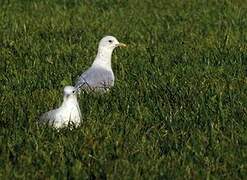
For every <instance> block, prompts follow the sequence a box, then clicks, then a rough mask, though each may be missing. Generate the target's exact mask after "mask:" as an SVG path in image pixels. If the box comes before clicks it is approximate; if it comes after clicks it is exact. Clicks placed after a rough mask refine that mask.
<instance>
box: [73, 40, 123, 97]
mask: <svg viewBox="0 0 247 180" xmlns="http://www.w3.org/2000/svg"><path fill="white" fill-rule="evenodd" d="M116 47H126V45H125V44H123V43H120V42H118V40H117V39H116V38H115V37H113V36H105V37H104V38H102V39H101V40H100V42H99V47H98V53H97V55H96V58H95V60H94V62H93V64H92V66H91V67H90V68H89V69H88V70H86V71H85V72H84V73H83V74H82V75H81V76H80V77H79V78H78V80H77V82H76V85H75V88H78V89H85V90H89V91H91V90H92V91H99V92H105V91H107V90H108V89H110V88H111V87H112V86H113V85H114V74H113V71H112V68H111V55H112V52H113V50H114V49H115V48H116Z"/></svg>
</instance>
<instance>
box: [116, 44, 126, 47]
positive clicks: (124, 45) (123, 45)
mask: <svg viewBox="0 0 247 180" xmlns="http://www.w3.org/2000/svg"><path fill="white" fill-rule="evenodd" d="M117 46H119V47H127V45H126V44H124V43H119V44H118V45H117Z"/></svg>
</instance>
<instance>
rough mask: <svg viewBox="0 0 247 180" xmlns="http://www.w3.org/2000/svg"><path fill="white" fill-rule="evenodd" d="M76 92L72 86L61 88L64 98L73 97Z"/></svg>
mask: <svg viewBox="0 0 247 180" xmlns="http://www.w3.org/2000/svg"><path fill="white" fill-rule="evenodd" d="M75 94H76V89H75V88H74V87H73V86H65V88H64V90H63V95H64V97H65V98H69V97H74V96H75Z"/></svg>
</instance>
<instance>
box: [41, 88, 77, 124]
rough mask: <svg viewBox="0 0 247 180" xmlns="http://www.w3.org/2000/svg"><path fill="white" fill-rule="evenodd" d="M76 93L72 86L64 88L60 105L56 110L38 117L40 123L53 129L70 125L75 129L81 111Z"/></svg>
mask: <svg viewBox="0 0 247 180" xmlns="http://www.w3.org/2000/svg"><path fill="white" fill-rule="evenodd" d="M76 92H77V90H76V89H75V88H74V87H73V86H66V87H65V88H64V92H63V93H64V97H63V103H62V105H61V106H60V107H59V108H58V109H54V110H51V111H49V112H46V113H44V114H43V115H42V116H41V117H40V122H42V123H48V124H49V125H51V126H53V127H55V128H62V127H66V126H68V125H70V124H72V125H74V126H75V127H77V126H78V125H79V124H80V122H81V111H80V107H79V104H78V102H77V97H76Z"/></svg>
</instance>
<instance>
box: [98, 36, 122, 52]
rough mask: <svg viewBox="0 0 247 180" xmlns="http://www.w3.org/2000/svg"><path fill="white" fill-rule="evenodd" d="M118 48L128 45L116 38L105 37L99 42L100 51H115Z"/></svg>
mask: <svg viewBox="0 0 247 180" xmlns="http://www.w3.org/2000/svg"><path fill="white" fill-rule="evenodd" d="M116 47H126V44H124V43H120V42H119V41H118V40H117V38H115V37H114V36H105V37H103V38H102V39H101V40H100V42H99V49H107V50H111V51H113V50H114V49H115V48H116Z"/></svg>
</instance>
